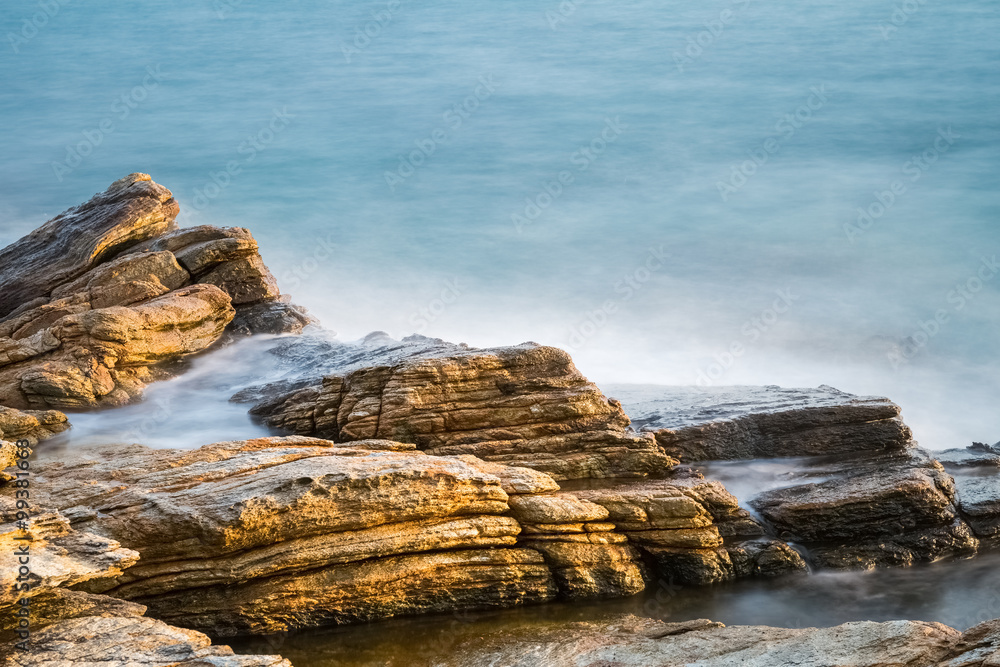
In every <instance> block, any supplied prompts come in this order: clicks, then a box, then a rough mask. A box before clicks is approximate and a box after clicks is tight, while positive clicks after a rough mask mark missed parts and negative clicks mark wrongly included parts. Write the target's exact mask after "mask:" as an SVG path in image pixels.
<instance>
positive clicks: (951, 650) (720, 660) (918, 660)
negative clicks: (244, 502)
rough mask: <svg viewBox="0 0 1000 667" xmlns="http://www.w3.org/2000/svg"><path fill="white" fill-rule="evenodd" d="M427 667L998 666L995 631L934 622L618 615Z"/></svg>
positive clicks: (491, 644) (999, 631)
mask: <svg viewBox="0 0 1000 667" xmlns="http://www.w3.org/2000/svg"><path fill="white" fill-rule="evenodd" d="M428 664H430V665H433V666H434V667H458V666H460V665H461V666H463V667H464V666H465V665H505V667H535V665H545V666H546V667H578V666H580V665H590V666H593V667H596V666H597V665H602V666H603V665H608V666H610V665H614V666H615V667H646V666H647V665H657V666H658V667H687V666H690V665H697V666H698V667H736V666H738V665H746V666H754V667H757V666H760V667H765V666H766V667H777V666H779V665H802V666H808V667H846V666H848V665H849V666H850V667H890V666H891V667H989V666H991V665H998V664H1000V622H997V621H991V622H989V623H984V624H983V625H980V626H977V627H975V628H972V629H971V630H969V631H967V632H966V633H964V634H963V633H961V632H959V631H957V630H954V629H952V628H949V627H947V626H945V625H941V624H940V623H924V622H917V621H890V622H887V623H873V622H859V623H846V624H844V625H840V626H837V627H833V628H805V629H783V628H769V627H761V626H732V627H726V626H723V625H722V624H721V623H713V622H711V621H707V620H700V621H688V622H685V623H664V622H662V621H657V620H652V619H647V618H639V617H636V616H618V617H612V618H610V619H607V620H604V621H599V622H589V623H551V624H549V625H548V626H546V627H542V628H536V627H525V628H523V629H515V630H509V631H505V632H501V633H494V634H492V635H490V636H488V637H484V638H477V639H475V640H470V641H466V642H464V643H462V644H459V645H458V646H457V647H455V648H454V649H453V650H452V652H451V655H449V656H441V657H439V658H437V659H434V660H431V661H429V663H428Z"/></svg>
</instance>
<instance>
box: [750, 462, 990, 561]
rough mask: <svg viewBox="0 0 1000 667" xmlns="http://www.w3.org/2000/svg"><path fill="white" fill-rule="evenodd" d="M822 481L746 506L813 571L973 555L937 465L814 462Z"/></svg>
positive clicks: (951, 489)
mask: <svg viewBox="0 0 1000 667" xmlns="http://www.w3.org/2000/svg"><path fill="white" fill-rule="evenodd" d="M815 465H816V466H817V469H816V473H815V474H816V475H817V476H820V475H825V477H826V479H825V480H823V481H818V482H811V483H808V484H799V485H795V486H789V487H786V488H782V489H776V490H773V491H768V492H765V493H763V494H761V495H759V496H757V497H756V498H754V499H753V500H751V501H750V504H751V505H752V506H753V507H754V508H755V509H757V510H758V511H759V512H760V514H761V516H762V517H763V518H764V519H765V520H766V521H767V522H769V523H770V524H771V525H772V526H773V527H774V528H775V530H776V531H777V532H778V534H779V535H780V536H781V537H782V538H783V539H788V540H792V541H796V542H800V543H803V544H805V545H806V546H807V547H808V548H809V551H810V554H811V557H812V559H813V561H814V563H815V564H816V565H818V566H820V567H831V568H861V569H871V568H873V567H881V566H895V565H912V564H913V563H916V562H920V561H932V560H936V559H938V558H942V557H945V556H949V555H958V554H969V553H975V551H976V549H977V548H978V540H977V539H976V537H975V536H974V534H973V531H972V530H971V529H970V527H969V526H968V524H967V523H965V521H963V520H962V518H961V517H960V515H959V512H958V511H957V509H956V507H955V485H954V481H953V479H952V477H951V476H950V475H948V474H947V473H946V472H945V471H944V468H943V467H942V466H941V464H940V463H938V462H937V461H934V460H933V459H931V458H930V457H929V456H927V455H926V454H925V453H923V452H921V451H919V450H916V449H913V450H908V451H904V452H900V453H895V454H883V455H878V456H870V457H865V458H855V459H852V460H848V461H842V460H838V461H831V460H825V461H824V460H820V461H816V462H815Z"/></svg>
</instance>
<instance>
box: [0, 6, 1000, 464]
mask: <svg viewBox="0 0 1000 667" xmlns="http://www.w3.org/2000/svg"><path fill="white" fill-rule="evenodd" d="M897 5H898V3H897V2H895V0H885V1H883V2H860V1H859V0H850V1H848V2H832V1H827V2H815V3H811V4H810V5H809V6H808V7H803V6H802V5H801V4H799V3H791V2H779V3H757V2H755V1H750V2H742V1H741V0H737V1H735V2H729V1H726V2H710V3H707V4H705V3H698V4H697V5H691V4H690V3H680V2H653V1H652V0H637V1H635V2H629V3H622V2H618V1H611V0H588V2H585V3H579V2H578V3H573V2H571V3H569V5H568V6H567V7H569V8H570V9H567V7H564V8H563V12H565V13H567V15H563V14H562V13H560V3H559V2H555V0H553V1H552V2H549V3H545V2H543V3H535V2H523V1H512V2H505V3H500V4H495V3H474V4H473V5H470V4H469V3H463V2H458V1H457V0H450V1H440V0H436V1H427V2H419V3H418V2H410V1H408V0H401V2H399V3H398V5H397V4H396V3H391V5H390V4H387V3H386V2H372V3H357V2H344V1H332V2H330V1H322V2H321V1H320V0H295V1H293V0H285V1H282V2H277V1H276V0H175V1H172V2H160V1H156V2H146V3H143V4H142V5H127V6H123V5H120V4H118V3H107V2H99V3H95V2H88V3H75V2H74V3H60V4H59V7H60V8H59V9H58V11H57V12H56V13H55V14H54V15H53V16H51V17H50V18H47V19H46V20H45V22H44V25H43V26H42V27H41V28H39V29H37V30H36V31H32V30H30V29H27V28H25V27H24V20H25V19H28V20H29V23H30V19H31V18H32V17H33V16H34V15H35V14H36V13H37V12H38V11H40V10H39V5H38V4H37V3H36V2H35V1H34V0H31V1H25V0H9V1H7V2H4V3H3V5H2V7H0V35H2V36H3V37H4V39H3V43H2V44H0V58H2V66H0V112H2V114H3V117H4V119H5V121H6V122H5V123H4V124H3V125H2V126H0V143H2V145H3V147H4V158H5V159H4V161H3V163H2V165H0V244H6V243H9V242H10V241H13V240H15V239H16V238H18V237H20V236H21V235H23V234H25V233H27V232H29V231H30V230H32V229H34V228H35V227H37V226H38V225H39V224H40V223H41V222H43V221H44V220H46V219H48V218H49V217H51V216H53V215H55V214H57V213H58V212H60V211H62V210H64V209H65V208H67V207H69V206H71V205H74V204H76V203H78V202H80V201H83V200H85V199H86V198H88V197H89V196H90V195H92V194H93V193H94V192H96V191H99V190H103V189H104V188H105V187H106V186H107V185H108V184H109V183H110V182H111V181H113V180H115V179H116V178H119V177H121V176H123V175H125V174H126V173H129V172H132V171H144V172H147V173H150V174H152V175H153V177H154V179H155V180H157V181H158V182H160V183H163V184H164V185H166V186H167V187H169V188H171V189H172V190H173V192H174V194H175V195H176V197H177V198H178V200H179V201H180V204H181V207H182V214H181V223H182V224H185V225H193V224H199V223H208V224H215V225H240V226H245V227H248V228H250V229H251V230H252V231H253V233H254V235H255V236H256V237H257V239H258V240H259V241H260V244H261V247H262V251H263V255H264V258H265V260H266V261H267V263H268V264H269V266H271V267H272V268H273V270H274V272H275V274H276V275H277V277H278V279H279V282H280V284H281V287H282V289H283V290H284V291H286V292H288V293H291V294H292V295H293V296H294V297H295V299H296V301H297V302H299V303H302V304H303V305H305V306H307V307H309V308H310V309H311V310H312V311H313V312H314V313H315V314H317V315H318V316H319V317H320V318H321V319H322V320H323V322H324V323H325V324H326V325H327V326H329V327H331V328H333V329H335V330H337V331H339V332H340V333H341V335H342V336H343V337H345V338H346V339H348V340H350V339H356V338H359V337H361V336H363V335H365V334H367V333H368V332H369V331H373V330H384V331H387V332H389V333H390V334H392V335H394V336H396V337H401V336H405V335H407V334H410V333H413V332H417V333H421V334H425V335H429V336H439V337H442V338H445V339H447V340H453V341H462V342H466V343H469V344H470V345H475V346H480V347H481V346H488V345H497V344H508V343H518V342H523V341H527V340H534V341H537V342H540V343H547V344H553V345H558V346H561V347H564V348H566V349H568V350H569V351H571V352H572V353H573V355H574V359H575V360H576V361H577V363H578V365H579V366H580V368H581V369H582V370H583V371H584V373H586V374H587V375H588V376H589V377H591V378H592V379H594V380H597V381H599V382H643V383H658V384H694V383H696V382H697V381H698V380H699V378H707V380H704V379H703V383H707V382H711V383H714V384H717V385H723V384H779V385H784V386H817V385H820V384H829V385H832V386H835V387H837V388H839V389H842V390H844V391H850V392H853V393H859V394H883V395H888V396H890V397H891V398H893V399H894V400H895V401H897V402H899V403H901V404H902V406H903V408H904V415H905V417H906V419H907V422H908V423H909V424H910V425H911V426H912V427H913V428H914V429H915V431H916V434H917V438H918V439H919V440H920V441H921V443H922V444H923V445H925V446H928V447H932V448H939V449H940V448H945V447H953V446H964V445H966V444H968V443H969V442H971V441H973V440H978V441H982V442H995V441H996V440H998V439H1000V414H998V412H997V411H996V409H995V401H996V397H997V396H998V395H1000V391H998V389H1000V372H998V368H997V359H998V358H1000V355H998V354H997V353H998V346H1000V342H998V338H997V336H996V331H997V328H998V324H1000V308H998V305H1000V290H998V285H1000V280H996V279H993V278H992V277H989V278H986V279H983V278H980V277H979V272H980V270H981V269H982V270H983V272H984V275H989V271H990V270H992V269H989V268H988V266H984V265H983V258H986V259H987V260H990V261H991V260H992V257H993V255H994V253H996V252H997V251H998V248H997V246H998V245H1000V243H998V240H1000V239H998V237H1000V232H998V227H997V213H998V211H1000V206H998V203H1000V194H998V189H997V187H996V173H997V168H998V164H1000V153H998V151H997V139H998V129H997V122H996V109H997V108H998V101H1000V83H998V76H997V62H998V57H997V56H998V53H1000V41H998V40H997V39H996V38H995V37H996V35H997V34H998V29H1000V9H998V7H997V5H996V3H993V2H989V1H986V0H980V1H976V0H971V1H967V2H961V3H943V2H926V3H917V7H916V8H915V9H913V11H911V12H909V13H906V12H904V13H902V14H897V15H895V16H894V11H895V8H896V6H897ZM726 11H728V13H725V14H724V13H723V12H726ZM373 15H376V16H377V17H379V18H378V21H377V22H376V23H372V21H375V19H373ZM722 17H725V20H723V18H722ZM42 18H45V17H44V16H43V17H42ZM39 22H41V20H39ZM706 24H708V27H706ZM720 25H721V32H720ZM365 30H368V32H369V33H372V34H375V36H374V37H370V38H367V41H366V36H365V35H364V31H365ZM713 31H714V33H717V34H713ZM22 32H24V33H25V34H27V35H30V38H26V37H25V36H24V35H23V34H22ZM376 33H377V34H376ZM456 105H458V106H459V107H461V106H462V105H465V107H467V109H468V110H467V109H466V108H459V109H458V110H456ZM810 106H811V107H812V108H810ZM276 111H277V112H278V114H277V115H276V114H275V112H276ZM796 114H798V115H797V116H796ZM788 115H791V119H789V118H788ZM609 122H610V124H611V125H614V127H615V129H609V127H610V126H609ZM102 128H104V129H102ZM949 128H950V129H949ZM108 129H110V130H111V131H110V132H107V131H106V130H108ZM439 130H440V131H439ZM442 133H444V136H443V138H442ZM602 133H603V135H604V136H603V137H602ZM944 136H947V139H943V138H942V137H944ZM435 137H437V139H438V140H440V141H438V140H436V139H435ZM769 139H773V141H769ZM428 141H431V142H433V143H434V144H435V147H434V148H433V150H432V149H431V148H430V147H429V146H430V145H429V144H428V143H427V142H428ZM602 142H603V146H602ZM949 142H950V143H949ZM418 144H421V145H423V146H424V148H425V149H426V151H427V152H430V153H431V154H430V155H429V156H424V157H423V158H421V156H420V155H419V154H413V151H419V148H418ZM776 145H777V149H775V146H776ZM581 148H589V150H590V151H591V152H590V153H589V154H588V153H585V152H581V150H580V149H581ZM767 149H771V152H768V150H767ZM596 151H600V152H599V153H598V152H596ZM761 151H763V153H764V154H765V157H766V162H764V164H762V165H760V166H758V167H756V168H755V167H754V164H755V163H754V164H750V165H747V164H744V163H745V162H746V161H747V160H753V158H752V155H757V156H758V160H760V159H761V158H760V155H761ZM925 152H926V155H924V153H925ZM80 153H87V155H85V156H84V155H79V159H77V157H74V155H78V154H80ZM915 156H916V157H917V159H916V161H914V157H915ZM921 156H923V157H921ZM411 157H412V160H411ZM401 158H403V161H404V162H405V163H407V164H409V167H407V166H406V165H403V166H402V167H401ZM419 161H422V163H421V164H419V165H416V166H414V165H413V164H412V163H413V162H419ZM410 167H413V172H412V173H410ZM734 167H735V168H736V169H737V171H739V170H740V169H743V171H744V172H751V171H752V172H753V173H751V174H750V175H749V176H745V175H744V178H745V180H746V182H745V183H742V182H741V178H740V177H739V176H735V175H734V173H733V169H734ZM237 172H238V173H237ZM563 172H566V174H568V175H569V176H570V177H572V182H568V183H567V184H565V185H563V184H561V183H560V179H559V176H560V174H562V173H563ZM387 173H390V174H395V175H396V176H394V177H391V178H388V179H387V176H386V174H387ZM400 173H402V174H408V175H406V176H405V178H404V177H403V176H401V175H400ZM564 175H565V174H564ZM213 178H214V179H215V181H218V182H219V183H221V184H222V185H217V184H216V183H215V181H213ZM387 180H388V181H390V182H387ZM398 180H401V181H402V182H398ZM895 181H898V183H897V185H898V186H899V187H897V188H896V192H898V193H899V194H892V193H893V189H892V184H893V182H895ZM553 183H555V184H556V185H558V186H560V187H561V188H562V189H561V191H559V192H558V194H556V195H552V194H549V190H551V191H553V192H556V191H557V189H556V187H555V186H553V185H552V184H553ZM720 183H722V184H725V185H726V187H724V188H722V189H721V190H722V191H720V185H719V184H720ZM737 186H738V187H737ZM900 187H902V188H904V190H905V191H900ZM729 188H735V189H736V191H735V192H731V191H730V190H729ZM886 192H888V193H889V194H888V195H886V194H885V193H886ZM723 195H725V199H726V200H725V201H723ZM546 197H549V198H551V199H552V201H551V202H549V200H548V199H547V198H546ZM879 197H881V198H882V199H883V200H885V201H886V202H887V204H886V205H885V206H883V208H885V210H884V212H882V214H881V216H879V217H877V218H873V219H872V221H871V222H870V223H868V222H867V221H866V220H865V219H862V220H861V222H860V224H859V221H858V217H859V214H858V208H859V207H861V208H864V209H872V210H873V211H874V212H875V213H878V212H879V206H882V204H881V203H880V202H879ZM890 197H894V198H895V199H894V200H893V201H891V203H890V199H889V198H890ZM526 199H530V200H533V202H534V203H533V204H532V205H533V206H539V202H540V203H541V204H542V205H545V206H544V208H541V207H539V210H538V211H537V212H536V211H534V210H533V209H531V208H530V206H529V204H528V203H526ZM546 204H547V205H546ZM526 208H528V209H529V210H528V211H527V212H526V211H525V209H526ZM515 214H516V215H518V216H520V217H521V218H524V219H526V220H528V224H515V222H513V221H512V216H514V215H515ZM529 214H534V215H533V217H531V218H530V219H529V218H528V217H527V216H528V215H529ZM859 232H860V233H859ZM973 290H977V291H973ZM963 291H964V294H963ZM779 310H781V311H783V312H778V311H779ZM936 315H941V316H942V320H944V321H942V322H937V321H935V316H936ZM922 325H924V328H926V329H927V330H928V331H930V332H931V334H933V335H928V334H924V333H923V329H922ZM911 338H912V339H913V340H909V339H911ZM734 346H737V347H736V349H737V350H738V351H741V353H740V354H738V355H732V356H730V355H731V354H732V352H731V350H732V349H733V348H734Z"/></svg>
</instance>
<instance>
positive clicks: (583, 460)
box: [236, 339, 676, 479]
mask: <svg viewBox="0 0 1000 667" xmlns="http://www.w3.org/2000/svg"><path fill="white" fill-rule="evenodd" d="M290 345H291V346H292V347H294V346H296V345H297V344H296V343H292V344H290ZM298 345H300V347H301V348H302V349H303V351H302V352H301V353H300V354H305V355H306V356H311V358H313V359H314V362H313V363H312V364H310V365H316V366H319V367H322V366H323V364H324V363H329V362H326V361H325V360H324V355H325V354H327V353H329V352H330V351H329V350H328V349H327V348H323V347H321V346H319V347H317V346H312V345H311V344H310V343H308V342H303V343H301V344H298ZM399 348H401V349H392V348H389V349H386V348H385V347H382V348H374V349H373V350H372V353H371V355H370V356H369V357H368V358H367V359H365V358H364V357H363V356H362V358H358V357H356V356H354V357H349V358H347V359H344V362H345V363H344V364H343V367H342V368H331V369H330V370H329V371H328V372H327V373H325V374H323V375H321V376H319V377H316V376H314V377H311V378H303V379H301V380H299V381H297V382H294V383H290V384H279V385H274V386H271V387H264V388H260V389H258V390H256V391H252V392H244V393H243V394H242V395H239V396H237V397H236V398H237V400H246V401H251V402H254V403H255V405H254V407H253V408H252V409H251V414H254V415H256V416H257V417H259V418H261V419H262V420H263V421H264V422H265V423H266V424H268V425H269V426H272V427H274V428H279V429H282V430H285V431H287V432H291V433H296V434H301V435H316V436H320V437H325V438H330V439H332V440H336V441H338V442H341V441H351V440H359V439H363V438H387V439H391V440H397V441H400V442H411V443H414V444H415V445H416V446H417V447H418V448H419V449H421V450H424V451H427V452H428V453H431V454H440V455H456V454H473V455H475V456H477V457H479V458H482V459H484V460H488V461H496V462H501V463H508V464H511V465H520V466H527V467H530V468H534V469H536V470H541V471H543V472H545V473H548V474H550V475H552V476H553V477H554V478H556V479H579V478H589V477H618V476H620V477H635V476H640V477H641V476H645V475H650V474H652V475H658V474H665V473H666V472H668V471H669V470H670V468H672V467H673V465H674V464H675V463H676V461H675V460H674V459H673V458H671V457H669V456H666V455H665V454H664V453H663V452H662V450H661V449H660V447H659V446H658V445H657V444H656V442H655V441H654V439H653V438H652V436H649V435H638V434H635V433H632V432H630V431H629V428H628V427H629V419H628V417H627V416H626V414H625V413H624V411H623V410H622V408H621V405H620V404H619V403H618V402H617V401H614V400H609V399H608V398H606V397H605V396H604V395H603V394H602V393H601V391H600V390H599V389H598V388H597V387H596V386H595V385H594V384H593V383H591V382H589V381H588V380H587V379H586V378H585V377H584V376H583V375H582V374H581V373H580V372H579V371H578V370H577V369H576V367H575V366H574V365H573V362H572V359H570V356H569V355H568V354H567V353H566V352H564V351H562V350H559V349H556V348H552V347H544V346H540V345H537V344H534V343H525V344H523V345H518V346H514V347H504V348H495V349H486V350H477V349H470V348H467V347H464V346H458V345H450V344H447V343H443V342H442V341H429V340H428V339H424V340H413V341H412V342H410V344H409V345H408V346H407V345H400V346H399Z"/></svg>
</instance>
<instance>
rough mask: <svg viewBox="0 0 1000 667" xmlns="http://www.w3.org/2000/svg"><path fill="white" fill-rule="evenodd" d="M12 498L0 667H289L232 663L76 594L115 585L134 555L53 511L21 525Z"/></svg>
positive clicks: (157, 625) (229, 655) (106, 601)
mask: <svg viewBox="0 0 1000 667" xmlns="http://www.w3.org/2000/svg"><path fill="white" fill-rule="evenodd" d="M11 495H12V491H11V489H9V488H5V489H3V490H2V491H0V521H2V523H0V547H2V549H3V551H4V553H6V554H8V555H10V554H13V555H14V558H12V559H11V562H13V563H21V565H17V566H15V567H9V568H3V570H2V571H0V642H2V643H0V657H2V658H4V659H5V664H8V665H17V666H23V667H28V666H29V665H30V666H35V665H37V666H39V667H40V666H42V665H44V666H45V667H62V666H63V665H66V666H69V665H78V664H80V663H82V662H88V661H91V662H100V663H101V664H102V665H105V666H106V667H116V666H119V665H120V666H121V667H125V666H126V665H135V664H142V665H151V666H152V665H162V666H163V667H168V666H173V665H189V666H190V667H196V666H201V665H205V664H226V665H231V666H232V667H290V664H289V663H288V662H287V661H283V660H282V659H281V658H280V657H278V656H252V657H251V656H245V657H244V656H239V657H237V656H234V655H233V652H232V649H230V648H228V647H226V646H211V641H210V640H209V638H208V637H206V636H204V635H202V634H200V633H197V632H192V631H190V630H182V629H180V628H174V627H171V626H169V625H167V624H166V623H163V622H161V621H157V620H153V619H150V618H144V617H143V614H144V613H145V611H146V607H144V606H143V605H140V604H136V603H133V602H128V601H125V600H121V599H117V598H113V597H109V596H106V595H95V594H92V593H87V592H84V591H82V590H79V588H80V587H87V586H92V587H93V586H96V587H101V586H102V582H107V581H109V580H114V578H115V577H118V576H120V575H121V574H122V572H123V571H124V570H125V569H126V568H128V567H129V566H132V565H134V564H135V563H136V562H137V561H138V559H139V554H138V553H137V552H135V551H132V550H130V549H125V548H123V547H122V546H121V545H120V544H119V543H118V542H116V541H114V540H109V539H107V538H105V537H101V536H98V535H94V534H91V533H83V532H80V531H77V530H74V529H73V528H71V527H70V522H69V521H68V520H67V519H66V517H65V516H63V515H62V514H60V513H59V512H57V511H55V510H50V509H39V510H37V511H35V512H33V513H31V514H32V516H31V518H30V520H27V521H24V522H20V521H19V520H18V519H17V516H18V514H17V510H18V509H19V507H18V506H17V505H16V501H15V500H14V499H12V498H11ZM22 567H23V568H24V571H21V569H20V568H22ZM103 585H107V584H106V583H103ZM220 660H222V661H225V662H224V663H221V662H218V661H220Z"/></svg>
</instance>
